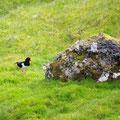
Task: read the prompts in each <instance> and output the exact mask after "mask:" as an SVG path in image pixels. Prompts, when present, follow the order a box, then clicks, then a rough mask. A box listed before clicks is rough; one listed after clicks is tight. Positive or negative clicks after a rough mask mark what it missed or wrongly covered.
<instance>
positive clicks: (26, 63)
mask: <svg viewBox="0 0 120 120" xmlns="http://www.w3.org/2000/svg"><path fill="white" fill-rule="evenodd" d="M30 61H32V60H31V59H30V58H29V57H27V58H26V59H25V61H23V62H16V63H15V64H16V65H17V66H18V67H19V68H26V67H28V66H30ZM22 71H23V72H24V73H26V72H25V71H24V70H22Z"/></svg>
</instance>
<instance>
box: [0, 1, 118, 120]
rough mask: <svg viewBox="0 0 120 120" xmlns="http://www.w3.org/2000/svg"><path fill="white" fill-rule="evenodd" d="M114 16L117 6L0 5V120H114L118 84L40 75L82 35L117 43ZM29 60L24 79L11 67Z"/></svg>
mask: <svg viewBox="0 0 120 120" xmlns="http://www.w3.org/2000/svg"><path fill="white" fill-rule="evenodd" d="M119 13H120V1H119V0H17V1H16V0H1V1H0V120H38V119H39V120H119V119H120V100H119V99H120V91H119V89H120V81H119V80H118V81H114V82H113V83H110V82H104V83H99V84H98V83H96V82H95V81H94V80H92V79H86V80H81V81H69V82H61V81H59V80H56V81H54V80H51V79H46V78H45V76H44V74H45V71H44V70H43V69H42V66H43V65H45V64H46V63H49V62H51V61H53V60H54V57H55V56H56V55H57V54H59V52H62V51H64V49H65V48H66V47H68V46H69V45H71V44H72V43H74V42H75V41H76V40H77V39H78V38H77V33H78V31H79V30H81V29H82V30H83V33H82V35H81V39H85V38H87V37H89V36H90V35H93V34H98V33H99V32H104V33H107V34H109V35H112V36H113V37H116V38H120V22H119V21H120V16H119ZM72 35H73V36H74V37H75V36H76V37H75V38H74V39H71V37H72ZM28 56H29V57H31V58H32V59H33V60H34V62H33V63H31V66H30V67H29V68H27V69H26V71H27V74H23V73H22V72H21V70H20V69H19V68H17V66H16V65H15V62H16V61H22V60H24V59H25V58H26V57H28Z"/></svg>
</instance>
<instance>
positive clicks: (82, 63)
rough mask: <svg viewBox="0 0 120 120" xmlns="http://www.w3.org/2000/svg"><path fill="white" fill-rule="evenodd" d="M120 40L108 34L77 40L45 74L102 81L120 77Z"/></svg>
mask: <svg viewBox="0 0 120 120" xmlns="http://www.w3.org/2000/svg"><path fill="white" fill-rule="evenodd" d="M119 41H120V40H119V39H115V38H113V37H111V36H108V35H106V34H102V33H100V34H99V35H93V36H91V37H89V38H88V39H87V40H82V41H76V42H75V43H74V44H73V45H72V46H70V47H68V48H67V49H66V50H65V51H64V52H62V53H61V54H59V55H57V56H56V57H55V60H54V62H53V63H50V64H49V66H47V69H46V73H45V76H46V77H48V78H54V79H56V78H59V79H61V80H62V81H67V80H68V79H72V80H77V79H81V78H85V77H88V76H91V77H93V79H95V80H96V81H98V82H103V81H106V80H113V79H117V78H119V77H120V44H119V43H118V42H119Z"/></svg>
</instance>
